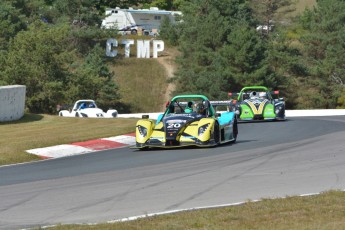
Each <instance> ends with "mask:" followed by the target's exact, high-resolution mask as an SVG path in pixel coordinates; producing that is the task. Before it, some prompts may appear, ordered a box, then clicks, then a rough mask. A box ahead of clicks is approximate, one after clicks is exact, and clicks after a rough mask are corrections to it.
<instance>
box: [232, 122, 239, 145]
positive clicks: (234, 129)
mask: <svg viewBox="0 0 345 230" xmlns="http://www.w3.org/2000/svg"><path fill="white" fill-rule="evenodd" d="M232 134H233V138H234V140H233V141H232V143H235V142H236V140H237V135H238V125H237V119H235V121H234V125H233V126H232Z"/></svg>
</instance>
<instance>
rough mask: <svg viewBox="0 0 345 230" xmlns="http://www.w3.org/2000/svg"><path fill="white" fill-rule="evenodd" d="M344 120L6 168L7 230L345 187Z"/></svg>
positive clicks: (252, 126) (0, 206) (257, 128)
mask: <svg viewBox="0 0 345 230" xmlns="http://www.w3.org/2000/svg"><path fill="white" fill-rule="evenodd" d="M344 165H345V116H332V117H303V118H302V117H300V118H298V117H293V118H290V119H288V120H287V121H284V122H258V123H242V124H240V125H239V137H238V141H237V143H236V144H229V145H223V146H219V147H217V148H190V149H173V150H172V149H171V150H152V151H137V150H135V149H131V148H128V147H126V148H121V149H114V150H106V151H100V152H95V153H90V154H85V155H78V156H72V157H66V158H58V159H53V160H46V161H41V162H35V163H28V164H21V165H15V166H4V167H0V229H19V228H30V227H38V226H47V225H54V224H59V223H61V224H67V223H99V222H106V221H109V220H114V219H121V218H125V217H130V216H136V215H143V214H148V213H156V212H166V211H170V210H176V209H186V208H193V207H201V206H212V205H222V204H230V203H235V202H242V201H247V200H256V199H262V198H275V197H284V196H287V195H289V196H290V195H291V196H292V195H300V194H309V193H318V192H322V191H327V190H330V189H342V190H343V189H345V167H344Z"/></svg>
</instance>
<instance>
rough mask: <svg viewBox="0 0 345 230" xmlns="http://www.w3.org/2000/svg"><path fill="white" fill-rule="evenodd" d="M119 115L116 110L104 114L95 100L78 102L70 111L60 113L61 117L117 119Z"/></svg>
mask: <svg viewBox="0 0 345 230" xmlns="http://www.w3.org/2000/svg"><path fill="white" fill-rule="evenodd" d="M117 115H118V113H117V110H115V109H109V110H108V111H107V112H104V111H103V110H102V109H100V108H98V107H97V105H96V102H95V101H94V100H78V101H76V102H75V103H74V106H73V107H72V108H70V109H65V110H61V111H59V116H61V117H94V118H115V117H117Z"/></svg>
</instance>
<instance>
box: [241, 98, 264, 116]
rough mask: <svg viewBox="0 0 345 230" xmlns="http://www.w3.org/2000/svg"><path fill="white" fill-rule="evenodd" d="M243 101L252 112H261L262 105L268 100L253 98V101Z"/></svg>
mask: <svg viewBox="0 0 345 230" xmlns="http://www.w3.org/2000/svg"><path fill="white" fill-rule="evenodd" d="M245 102H246V103H247V104H248V105H249V107H250V108H251V110H252V111H253V113H254V114H262V112H263V109H264V106H265V105H266V103H267V102H268V100H267V99H265V100H263V101H262V102H261V101H259V100H254V101H249V100H245Z"/></svg>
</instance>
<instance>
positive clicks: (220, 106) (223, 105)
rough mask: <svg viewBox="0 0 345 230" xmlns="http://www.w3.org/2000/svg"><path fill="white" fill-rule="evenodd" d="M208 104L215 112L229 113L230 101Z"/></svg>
mask: <svg viewBox="0 0 345 230" xmlns="http://www.w3.org/2000/svg"><path fill="white" fill-rule="evenodd" d="M210 104H211V105H212V106H213V108H214V110H215V112H217V111H218V110H219V111H230V104H231V101H230V100H227V101H210Z"/></svg>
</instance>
